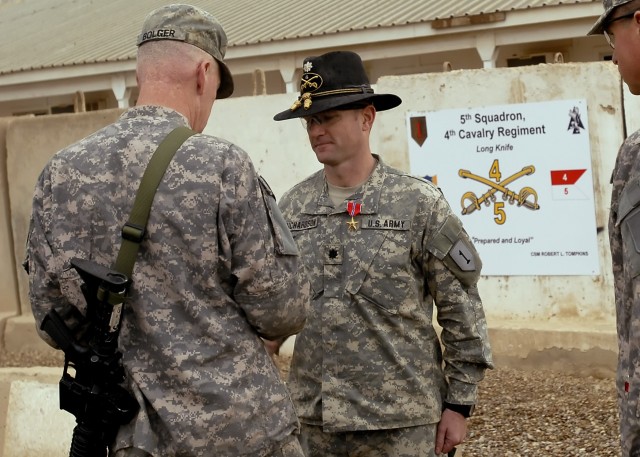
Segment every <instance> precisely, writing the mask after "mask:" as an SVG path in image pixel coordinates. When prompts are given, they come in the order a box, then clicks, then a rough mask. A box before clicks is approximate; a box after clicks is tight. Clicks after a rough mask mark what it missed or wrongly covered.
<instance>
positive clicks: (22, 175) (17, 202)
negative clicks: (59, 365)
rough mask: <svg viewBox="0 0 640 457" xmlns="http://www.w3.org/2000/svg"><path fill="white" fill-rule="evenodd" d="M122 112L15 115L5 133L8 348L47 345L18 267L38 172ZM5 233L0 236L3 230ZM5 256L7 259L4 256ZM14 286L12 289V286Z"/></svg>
mask: <svg viewBox="0 0 640 457" xmlns="http://www.w3.org/2000/svg"><path fill="white" fill-rule="evenodd" d="M120 112H121V110H105V111H96V112H92V113H85V114H59V115H54V116H39V117H25V118H15V119H14V120H13V121H12V122H11V123H10V124H9V128H8V131H7V134H6V143H5V142H3V146H4V145H6V151H7V152H6V170H7V181H8V182H7V184H8V187H6V188H3V190H2V193H3V195H7V194H8V196H9V200H10V207H9V209H8V210H9V211H8V212H6V213H5V215H6V216H5V217H4V218H3V220H7V219H8V220H9V221H10V223H11V224H10V227H11V232H10V233H9V234H8V235H9V236H10V238H11V239H12V241H13V246H12V249H11V250H10V251H8V254H9V255H8V256H6V257H5V256H3V261H10V262H11V264H12V267H13V275H14V277H16V278H17V282H16V285H14V287H12V288H10V289H7V290H11V291H12V292H18V294H19V302H18V303H19V307H18V308H17V309H16V312H15V314H16V315H17V316H16V317H12V318H10V319H7V320H6V321H5V322H6V323H5V326H4V329H5V331H4V335H3V341H2V344H3V346H4V349H6V350H8V351H20V350H25V349H43V350H45V349H47V348H48V346H46V345H45V344H44V343H43V342H42V341H40V339H39V338H38V337H37V334H36V331H35V327H34V325H35V324H34V321H33V317H32V315H31V308H30V305H29V299H28V284H27V275H26V273H25V271H24V270H23V268H22V265H21V264H22V262H23V261H24V255H25V251H24V248H25V244H26V240H27V232H28V229H29V219H30V217H31V209H30V207H31V199H32V197H33V188H34V185H35V183H36V181H37V179H38V175H39V174H40V171H41V170H42V168H43V167H44V165H45V164H46V163H47V161H48V160H49V158H50V157H51V156H52V155H53V154H54V153H55V152H56V151H58V150H59V149H61V148H63V147H65V146H67V145H69V144H71V143H73V142H74V141H77V140H79V139H81V138H83V137H85V136H87V135H89V134H90V133H92V132H95V131H96V130H98V129H99V128H101V127H103V126H105V125H107V124H109V123H111V122H113V121H114V120H115V119H116V118H117V117H118V116H119V114H120ZM3 235H5V234H3ZM4 259H7V260H4ZM16 286H17V289H16ZM7 296H9V297H10V296H11V294H6V295H4V296H3V297H2V298H0V309H1V310H4V309H5V308H6V307H7V306H8V304H6V303H5V302H4V301H5V299H6V298H5V297H7Z"/></svg>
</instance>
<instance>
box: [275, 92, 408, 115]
mask: <svg viewBox="0 0 640 457" xmlns="http://www.w3.org/2000/svg"><path fill="white" fill-rule="evenodd" d="M361 101H368V102H371V103H372V104H373V106H374V107H375V109H376V111H385V110H388V109H392V108H395V107H396V106H398V105H400V103H402V99H401V98H400V97H398V96H397V95H393V94H354V95H341V96H337V97H328V98H324V99H323V98H317V99H313V101H312V103H311V106H310V107H309V109H305V108H304V106H300V107H299V108H297V109H295V110H291V109H288V110H286V111H282V112H280V113H278V114H276V115H275V116H273V119H274V120H275V121H284V120H287V119H295V118H298V117H304V116H313V115H314V114H318V113H321V112H323V111H329V110H331V109H335V108H339V107H341V106H344V105H349V104H351V103H355V102H361Z"/></svg>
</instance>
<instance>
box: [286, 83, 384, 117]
mask: <svg viewBox="0 0 640 457" xmlns="http://www.w3.org/2000/svg"><path fill="white" fill-rule="evenodd" d="M366 93H370V94H372V93H373V89H371V88H366V87H353V88H350V89H333V90H325V91H323V92H305V93H304V94H302V95H300V97H298V99H297V100H296V101H295V102H293V105H291V108H289V109H290V110H291V111H295V110H297V109H298V108H300V107H301V106H304V109H306V110H307V109H309V108H311V105H312V104H313V100H312V99H311V97H312V96H313V97H325V96H327V95H338V94H366Z"/></svg>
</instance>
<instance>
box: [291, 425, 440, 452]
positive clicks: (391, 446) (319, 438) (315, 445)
mask: <svg viewBox="0 0 640 457" xmlns="http://www.w3.org/2000/svg"><path fill="white" fill-rule="evenodd" d="M436 427H437V424H429V425H423V426H417V427H406V428H397V429H390V430H365V431H360V432H341V433H325V432H323V431H322V426H316V425H307V424H302V430H301V432H300V443H301V444H302V449H303V450H304V453H305V456H306V457H436V454H435V450H434V447H435V442H436Z"/></svg>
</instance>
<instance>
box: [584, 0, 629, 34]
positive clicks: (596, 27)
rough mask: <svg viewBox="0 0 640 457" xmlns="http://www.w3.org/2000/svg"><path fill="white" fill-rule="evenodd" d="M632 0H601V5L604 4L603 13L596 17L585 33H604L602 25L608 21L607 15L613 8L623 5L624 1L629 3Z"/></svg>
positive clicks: (608, 15)
mask: <svg viewBox="0 0 640 457" xmlns="http://www.w3.org/2000/svg"><path fill="white" fill-rule="evenodd" d="M632 1H633V0H602V5H603V6H604V13H602V15H601V16H600V17H599V18H598V20H597V21H596V23H595V24H593V27H591V30H589V32H588V33H587V35H597V34H603V33H604V26H605V25H606V24H607V22H608V21H609V17H610V16H611V13H613V10H615V9H616V8H617V7H619V6H620V5H624V4H626V3H631V2H632Z"/></svg>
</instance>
